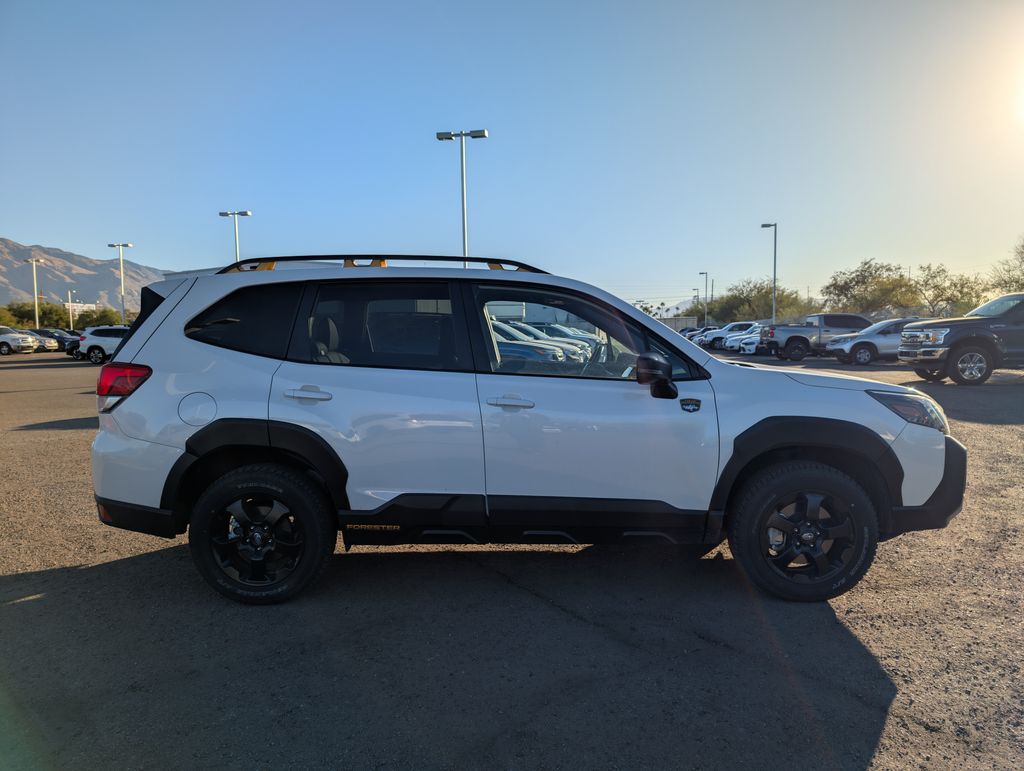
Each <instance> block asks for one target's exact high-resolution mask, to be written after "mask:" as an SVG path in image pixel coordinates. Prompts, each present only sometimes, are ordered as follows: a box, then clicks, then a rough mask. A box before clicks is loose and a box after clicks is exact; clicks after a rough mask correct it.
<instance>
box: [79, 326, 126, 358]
mask: <svg viewBox="0 0 1024 771" xmlns="http://www.w3.org/2000/svg"><path fill="white" fill-rule="evenodd" d="M127 334H128V327H123V326H109V327H86V329H85V330H83V332H82V336H81V337H79V338H78V341H79V342H78V350H79V351H81V352H82V356H83V358H86V359H88V360H89V361H91V362H92V363H93V364H102V363H103V362H105V361H106V360H107V359H109V358H110V357H111V356H113V354H114V351H115V350H117V346H119V345H120V344H121V340H123V339H124V337H125V335H127Z"/></svg>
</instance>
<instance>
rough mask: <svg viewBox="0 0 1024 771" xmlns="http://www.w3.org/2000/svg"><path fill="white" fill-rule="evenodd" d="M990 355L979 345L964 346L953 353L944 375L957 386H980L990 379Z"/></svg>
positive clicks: (991, 362) (991, 363)
mask: <svg viewBox="0 0 1024 771" xmlns="http://www.w3.org/2000/svg"><path fill="white" fill-rule="evenodd" d="M993 364H994V362H993V361H992V353H991V352H990V351H989V350H988V349H987V348H982V347H981V346H980V345H965V346H963V347H962V348H957V349H956V350H955V351H953V353H952V355H951V356H950V357H949V359H948V364H947V366H946V373H947V374H948V375H949V376H950V377H951V378H952V379H953V382H955V383H957V384H958V385H981V384H982V383H984V382H985V381H986V380H988V379H989V378H990V377H992V365H993Z"/></svg>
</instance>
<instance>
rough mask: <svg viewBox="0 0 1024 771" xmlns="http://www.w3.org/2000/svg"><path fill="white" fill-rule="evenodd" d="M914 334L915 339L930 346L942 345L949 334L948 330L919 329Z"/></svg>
mask: <svg viewBox="0 0 1024 771" xmlns="http://www.w3.org/2000/svg"><path fill="white" fill-rule="evenodd" d="M913 334H914V339H917V340H920V341H921V342H922V343H926V344H928V345H941V344H942V341H943V340H945V339H946V335H948V334H949V330H948V329H919V330H917V331H916V332H914V333H913Z"/></svg>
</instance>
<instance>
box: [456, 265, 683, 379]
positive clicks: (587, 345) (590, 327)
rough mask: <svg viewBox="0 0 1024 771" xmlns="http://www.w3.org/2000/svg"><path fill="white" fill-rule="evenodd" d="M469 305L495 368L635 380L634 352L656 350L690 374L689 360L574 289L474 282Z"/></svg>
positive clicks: (678, 371)
mask: <svg viewBox="0 0 1024 771" xmlns="http://www.w3.org/2000/svg"><path fill="white" fill-rule="evenodd" d="M472 311H473V314H474V315H475V316H476V323H479V324H480V325H481V331H482V332H483V339H484V345H485V348H486V352H487V356H488V359H489V366H490V371H491V372H494V373H499V374H518V375H549V376H554V377H576V378H596V379H602V380H635V379H636V359H637V356H638V355H639V354H640V353H642V352H644V351H649V350H656V351H658V352H659V353H662V354H663V355H665V356H666V357H667V358H668V359H669V361H671V362H672V364H673V376H674V377H676V378H678V379H685V378H690V377H693V370H692V369H691V365H690V364H689V363H688V362H687V361H686V360H685V359H683V358H682V357H681V356H680V355H679V354H677V353H675V352H674V351H672V350H671V349H670V348H669V347H668V346H667V345H665V344H664V343H659V342H658V341H655V340H653V339H651V336H650V335H649V334H648V333H647V331H646V330H645V329H644V328H643V327H641V326H640V325H638V324H636V323H634V322H633V321H632V320H631V319H629V318H627V317H625V316H622V315H620V314H619V313H617V312H616V311H614V310H613V309H610V308H605V307H603V306H601V305H598V304H597V303H594V302H591V301H589V300H587V299H585V298H582V297H579V296H577V295H574V294H563V293H561V292H554V291H547V290H544V289H534V288H524V287H516V286H501V285H479V286H476V287H475V288H474V304H473V309H472Z"/></svg>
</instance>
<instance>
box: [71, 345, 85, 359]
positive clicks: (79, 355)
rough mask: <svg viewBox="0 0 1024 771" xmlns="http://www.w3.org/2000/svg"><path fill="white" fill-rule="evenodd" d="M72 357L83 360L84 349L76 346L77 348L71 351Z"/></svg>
mask: <svg viewBox="0 0 1024 771" xmlns="http://www.w3.org/2000/svg"><path fill="white" fill-rule="evenodd" d="M71 358H72V359H74V360H75V361H81V360H82V350H81V349H80V348H76V349H75V350H73V351H72V352H71Z"/></svg>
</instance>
